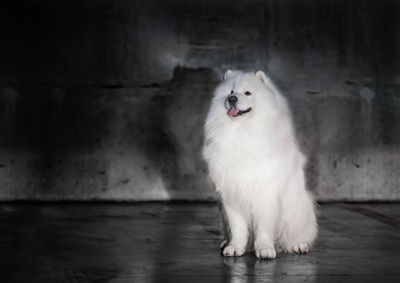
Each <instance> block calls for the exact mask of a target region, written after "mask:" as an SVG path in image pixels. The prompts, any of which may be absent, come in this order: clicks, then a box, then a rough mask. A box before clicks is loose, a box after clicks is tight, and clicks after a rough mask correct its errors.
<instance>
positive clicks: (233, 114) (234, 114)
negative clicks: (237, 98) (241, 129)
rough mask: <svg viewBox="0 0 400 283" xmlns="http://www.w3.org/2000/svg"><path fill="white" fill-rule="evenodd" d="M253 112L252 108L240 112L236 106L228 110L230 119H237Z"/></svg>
mask: <svg viewBox="0 0 400 283" xmlns="http://www.w3.org/2000/svg"><path fill="white" fill-rule="evenodd" d="M250 111H251V107H249V108H247V109H246V110H239V109H238V108H236V107H235V106H231V107H230V108H229V110H228V115H229V116H230V117H237V116H240V115H243V114H246V113H249V112H250Z"/></svg>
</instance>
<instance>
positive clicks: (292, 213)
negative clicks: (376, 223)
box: [203, 70, 317, 259]
mask: <svg viewBox="0 0 400 283" xmlns="http://www.w3.org/2000/svg"><path fill="white" fill-rule="evenodd" d="M203 156H204V158H205V160H206V161H207V163H208V167H209V171H210V177H211V179H212V181H213V183H214V184H215V187H216V190H217V193H218V195H219V196H220V199H221V201H222V207H223V211H224V214H225V218H226V220H227V223H226V224H228V225H227V227H228V228H229V235H228V239H227V242H226V245H225V246H224V247H223V252H222V253H223V255H225V256H241V255H242V254H243V253H244V252H245V251H246V247H247V244H248V241H249V238H250V236H251V238H253V239H254V249H255V254H256V256H257V257H258V258H267V259H272V258H275V257H276V251H284V252H288V253H292V252H295V253H307V252H308V249H309V247H310V245H311V244H312V242H313V241H314V239H315V238H316V235H317V222H316V217H315V211H314V203H313V201H312V198H311V196H310V194H309V193H308V192H307V190H306V188H305V178H304V164H305V162H306V160H305V157H304V156H303V154H302V153H301V152H300V150H299V148H298V145H297V143H296V139H295V135H294V130H293V125H292V121H291V115H290V111H289V108H288V105H287V102H286V99H285V98H284V97H283V96H282V95H281V94H280V93H279V91H278V90H277V88H276V87H275V86H274V85H273V84H272V82H271V80H270V79H269V78H268V77H267V76H266V75H265V74H264V73H263V72H262V71H258V72H256V73H244V72H240V71H231V70H228V71H227V72H226V73H225V76H224V81H223V82H222V83H221V84H220V85H219V86H218V87H217V88H216V90H215V93H214V97H213V100H212V105H211V108H210V110H209V113H208V116H207V119H206V123H205V144H204V149H203ZM251 244H253V243H251Z"/></svg>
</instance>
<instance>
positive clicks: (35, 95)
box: [0, 0, 400, 200]
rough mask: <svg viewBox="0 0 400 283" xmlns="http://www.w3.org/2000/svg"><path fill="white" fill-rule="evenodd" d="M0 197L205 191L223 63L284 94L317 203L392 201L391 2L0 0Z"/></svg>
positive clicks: (397, 27)
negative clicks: (263, 78)
mask: <svg viewBox="0 0 400 283" xmlns="http://www.w3.org/2000/svg"><path fill="white" fill-rule="evenodd" d="M5 2H8V3H3V4H2V7H1V11H2V13H1V14H2V15H1V17H0V36H1V39H0V129H1V134H0V200H15V199H43V200H61V199H69V200H89V199H102V200H164V199H171V198H172V199H191V200H194V199H202V200H204V199H213V198H214V192H213V189H212V185H211V184H210V183H209V181H208V180H207V179H206V169H205V164H204V163H203V161H202V160H201V158H200V154H199V152H200V148H201V140H202V123H203V120H204V117H205V114H206V111H207V108H208V105H209V99H210V96H211V92H212V90H213V88H214V87H215V85H216V84H217V83H218V81H219V78H220V76H221V74H222V71H223V70H225V69H226V68H239V69H245V70H255V69H262V70H264V71H266V72H267V73H268V74H269V75H270V76H271V77H272V78H273V79H274V80H275V81H276V83H277V85H278V86H279V87H280V88H281V90H282V91H283V93H284V94H285V95H286V96H287V97H288V100H289V102H290V105H291V107H292V110H293V113H294V117H295V121H296V126H297V130H298V133H299V137H300V140H301V144H302V146H303V148H304V150H305V152H306V153H307V155H308V156H309V166H308V169H307V174H308V177H309V187H310V189H311V190H312V191H313V192H314V194H315V195H316V197H317V199H319V200H400V189H399V185H400V178H399V172H400V95H399V92H400V72H399V71H400V7H399V6H400V3H399V2H398V1H394V0H393V1H386V0H384V1H358V0H356V1H345V0H336V1H318V0H309V1H297V0H284V1H280V0H279V1H278V0H274V1H244V0H240V1H239V0H230V1H223V0H212V1H211V0H203V1H186V0H179V1H156V0H147V1H129V0H109V1H105V0H99V1H89V0H75V1H61V0H60V1H52V0H40V1H39V0H36V1H26V2H22V3H21V2H18V3H17V2H16V1H9V0H8V1H5Z"/></svg>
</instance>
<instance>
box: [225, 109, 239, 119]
mask: <svg viewBox="0 0 400 283" xmlns="http://www.w3.org/2000/svg"><path fill="white" fill-rule="evenodd" d="M238 113H239V109H237V108H236V107H232V108H231V109H229V112H228V114H229V116H231V117H234V116H236V115H237V114H238Z"/></svg>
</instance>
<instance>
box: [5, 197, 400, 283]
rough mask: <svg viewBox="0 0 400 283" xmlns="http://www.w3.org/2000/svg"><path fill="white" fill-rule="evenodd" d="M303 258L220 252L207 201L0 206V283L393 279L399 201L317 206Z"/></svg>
mask: <svg viewBox="0 0 400 283" xmlns="http://www.w3.org/2000/svg"><path fill="white" fill-rule="evenodd" d="M319 211H320V215H319V225H320V233H319V238H318V241H317V243H316V245H315V247H314V248H313V249H312V250H311V252H310V253H309V254H308V255H279V256H278V257H277V258H276V259H275V260H270V261H267V260H258V259H256V258H255V257H254V254H253V253H251V252H249V253H247V254H245V255H244V256H243V257H240V258H225V257H223V256H221V255H220V254H219V248H218V246H219V243H220V240H221V239H222V225H221V221H220V217H219V209H218V206H217V205H216V204H213V203H208V204H204V203H203V204H83V203H82V204H1V205H0V223H1V224H0V271H1V274H0V278H1V279H0V281H1V282H190V283H194V282H209V283H211V282H302V281H307V282H400V281H399V280H400V204H379V205H363V204H357V205H354V204H351V205H350V204H329V205H328V204H326V205H321V207H320V208H319Z"/></svg>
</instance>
